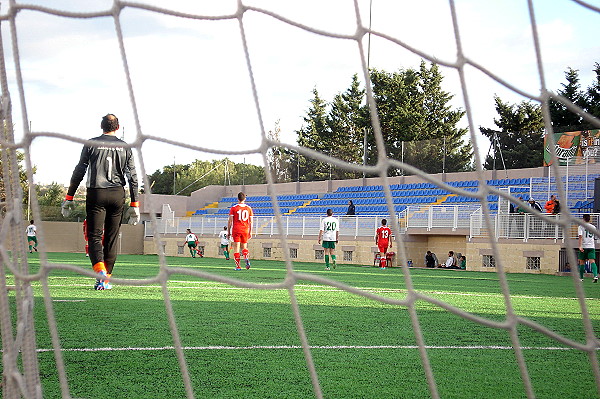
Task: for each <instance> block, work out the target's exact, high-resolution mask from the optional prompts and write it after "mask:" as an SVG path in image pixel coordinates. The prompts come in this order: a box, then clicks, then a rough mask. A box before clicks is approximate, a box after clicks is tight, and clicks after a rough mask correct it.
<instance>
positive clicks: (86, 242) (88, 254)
mask: <svg viewBox="0 0 600 399" xmlns="http://www.w3.org/2000/svg"><path fill="white" fill-rule="evenodd" d="M83 239H84V240H85V256H90V252H89V249H90V246H89V245H88V236H87V219H83Z"/></svg>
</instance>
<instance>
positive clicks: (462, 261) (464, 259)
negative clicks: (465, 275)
mask: <svg viewBox="0 0 600 399" xmlns="http://www.w3.org/2000/svg"><path fill="white" fill-rule="evenodd" d="M458 267H459V268H460V269H462V270H467V257H466V256H464V255H461V256H460V259H459V261H458Z"/></svg>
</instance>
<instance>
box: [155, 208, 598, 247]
mask: <svg viewBox="0 0 600 399" xmlns="http://www.w3.org/2000/svg"><path fill="white" fill-rule="evenodd" d="M573 216H574V217H576V218H581V215H577V214H575V215H573ZM560 217H564V216H561V215H542V216H535V215H532V214H515V213H508V214H492V215H490V218H491V227H490V229H488V227H487V226H486V224H485V220H484V218H483V212H482V211H481V207H479V206H477V205H472V206H470V205H455V206H442V205H435V206H429V207H427V206H422V207H419V206H410V207H408V208H407V209H406V210H404V211H403V212H401V213H400V214H399V215H398V219H399V224H400V233H402V234H404V233H407V232H408V233H410V230H411V229H426V230H428V231H434V230H435V229H440V230H441V231H440V233H443V231H456V230H459V229H460V230H462V229H464V230H466V231H468V233H467V234H468V236H469V238H474V237H483V238H492V237H493V238H496V239H499V238H505V239H508V238H511V239H519V240H523V241H527V240H532V239H555V240H563V239H564V238H565V237H566V238H577V224H576V223H570V224H569V226H568V227H567V229H566V233H565V230H563V228H562V227H561V226H559V225H557V224H555V223H556V219H557V218H560ZM599 217H600V215H599V214H592V223H593V224H594V225H595V226H598V225H599V224H598V223H599ZM322 218H323V216H282V217H281V225H279V224H278V223H277V219H276V218H275V217H274V216H255V217H254V221H253V235H254V236H259V235H260V236H278V235H280V234H284V235H286V236H299V237H306V236H316V235H317V234H319V225H320V222H321V219H322ZM382 218H388V220H389V217H388V216H384V215H381V216H339V217H338V219H339V221H340V235H341V236H344V237H355V238H356V237H373V236H374V235H375V230H376V229H377V227H378V226H379V225H380V223H381V219H382ZM225 226H227V216H226V215H223V216H211V215H201V216H194V217H189V218H172V219H158V220H157V225H156V230H154V228H153V224H152V223H151V222H146V223H145V234H146V237H151V236H153V235H154V232H155V231H157V232H159V233H161V234H181V235H183V234H185V231H186V229H191V230H192V231H193V232H194V233H196V234H198V235H201V236H217V235H218V233H219V231H221V230H223V227H225Z"/></svg>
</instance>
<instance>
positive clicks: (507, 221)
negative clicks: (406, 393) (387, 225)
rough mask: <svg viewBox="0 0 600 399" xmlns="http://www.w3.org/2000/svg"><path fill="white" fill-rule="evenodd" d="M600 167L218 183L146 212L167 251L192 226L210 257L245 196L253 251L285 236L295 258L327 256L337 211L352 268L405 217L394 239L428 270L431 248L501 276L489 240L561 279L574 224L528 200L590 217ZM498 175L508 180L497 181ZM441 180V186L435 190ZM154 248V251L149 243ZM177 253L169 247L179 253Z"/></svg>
mask: <svg viewBox="0 0 600 399" xmlns="http://www.w3.org/2000/svg"><path fill="white" fill-rule="evenodd" d="M596 165H597V164H595V163H593V164H589V165H588V164H586V165H585V166H579V167H574V166H571V167H570V168H569V167H561V168H562V169H565V170H564V171H561V173H564V174H561V175H562V178H560V179H558V180H557V179H556V178H555V177H554V176H551V175H550V174H551V169H550V168H547V167H540V168H531V169H519V170H505V171H504V170H503V171H486V172H485V173H487V174H488V175H489V178H487V177H488V176H486V181H485V183H486V184H484V185H481V184H480V181H479V180H477V179H476V175H475V173H474V172H473V173H471V172H463V173H454V174H439V175H432V176H431V177H432V179H431V180H432V181H423V180H422V179H419V178H417V177H415V176H399V177H390V178H388V186H387V187H384V185H383V184H381V179H379V178H367V179H354V180H340V181H321V182H302V183H299V182H296V183H281V184H276V185H275V191H276V193H277V195H274V196H271V195H268V194H267V185H255V186H219V187H214V186H211V187H206V188H204V189H201V190H198V191H197V192H194V193H192V195H191V196H190V197H187V198H184V199H182V198H174V196H162V195H159V196H154V197H157V198H155V199H154V200H153V203H154V206H155V207H156V206H162V208H161V209H158V208H154V209H150V208H146V209H144V210H145V212H146V213H148V212H150V211H154V212H157V213H158V214H159V215H161V217H160V218H159V219H158V220H157V223H158V226H156V227H157V228H158V231H160V232H161V233H163V234H164V240H165V243H166V244H165V245H166V247H165V250H166V251H167V253H169V249H168V247H169V245H168V242H169V237H170V236H174V237H178V236H180V235H181V234H182V233H183V232H185V230H186V229H187V228H191V229H192V230H193V231H194V232H196V234H198V235H199V236H201V237H202V241H203V242H202V244H203V245H204V246H206V247H207V248H206V249H207V250H208V252H209V253H210V250H211V248H213V249H215V248H217V245H216V244H213V242H212V241H214V240H215V237H216V235H217V234H218V232H219V231H220V230H221V229H222V228H223V226H225V225H226V224H227V218H228V214H229V208H230V207H231V206H232V204H234V203H235V202H237V198H236V195H237V192H238V191H244V192H245V193H247V195H248V198H247V200H246V202H247V203H248V204H249V205H250V206H251V207H252V208H253V210H254V231H253V236H254V238H255V239H254V240H253V241H254V245H256V246H257V247H258V248H254V250H253V253H255V254H260V253H263V254H269V256H274V254H279V256H282V255H281V251H282V250H283V249H282V248H277V249H273V245H277V244H273V242H274V241H277V240H274V238H276V237H277V236H278V235H279V234H285V235H286V236H288V237H290V238H291V239H292V241H291V244H290V245H292V247H293V248H291V249H290V251H292V253H293V255H294V256H293V258H296V259H298V260H305V261H311V260H315V259H319V258H320V256H321V254H320V248H318V247H314V244H315V243H314V242H313V241H316V236H317V234H318V228H319V222H320V219H321V218H322V217H324V215H325V213H326V210H327V209H332V210H333V212H334V215H336V216H338V217H339V218H340V225H341V226H340V229H341V238H340V245H342V247H343V248H344V249H343V253H344V260H345V261H346V262H348V263H355V264H366V265H368V264H371V263H372V256H373V253H374V252H375V248H374V243H373V235H374V231H375V229H376V227H377V226H378V224H379V223H380V221H381V219H382V218H387V219H388V220H390V219H392V213H393V217H395V218H397V220H398V225H397V228H396V229H395V233H396V234H397V235H401V237H397V238H396V240H397V241H399V242H403V243H404V244H405V247H406V251H407V252H406V253H407V259H411V261H412V259H415V261H412V263H413V264H414V265H415V266H421V264H422V263H423V261H422V258H423V254H424V253H425V252H426V251H427V250H434V251H435V252H437V253H440V254H445V253H446V252H447V251H448V250H454V251H455V252H457V253H462V254H467V255H468V257H469V259H470V261H469V266H470V269H472V270H493V267H494V260H493V259H491V255H490V254H491V253H492V252H491V249H490V248H489V247H490V244H489V239H490V238H494V239H496V240H497V242H498V245H500V246H503V245H504V246H507V247H506V250H507V251H508V252H511V253H518V254H520V255H519V256H518V257H516V258H515V256H513V257H512V258H514V259H513V262H512V263H510V262H509V263H510V265H509V270H511V271H515V272H541V273H556V272H564V271H565V263H566V253H565V251H566V250H565V247H566V245H565V240H567V239H574V234H575V231H576V226H571V227H570V228H568V229H562V228H560V227H558V225H557V224H556V223H555V221H553V220H552V219H556V218H560V214H558V215H549V214H548V215H543V217H542V218H540V217H539V216H534V215H533V213H531V212H530V211H529V209H530V208H529V206H528V203H527V202H528V201H529V199H530V198H533V199H534V200H535V201H536V202H537V203H539V204H540V206H541V207H542V209H543V207H544V204H545V202H546V201H547V200H548V199H549V198H550V196H551V195H555V196H556V197H557V198H558V199H559V201H560V202H561V213H563V214H564V212H567V208H568V212H570V213H572V214H574V215H578V214H582V213H592V212H593V210H594V209H593V208H594V187H595V181H596V179H598V178H600V167H596ZM499 174H502V175H503V176H504V178H498V175H499ZM437 180H439V181H441V183H434V181H437ZM386 190H389V192H390V194H391V201H392V203H391V204H388V203H387V202H386ZM482 190H486V191H485V192H483V191H482ZM509 199H510V200H509ZM350 200H352V201H353V203H354V205H355V206H356V215H354V216H346V210H347V208H348V203H349V201H350ZM199 204H201V206H198V205H199ZM484 207H486V208H487V210H488V212H484ZM190 208H191V209H190ZM277 208H278V209H279V214H280V219H278V217H277V210H276V209H277ZM486 214H489V215H490V219H491V227H490V226H488V225H487V224H486V221H485V215H486ZM594 223H595V224H596V223H597V219H596V218H595V219H594ZM152 228H153V226H152V225H151V222H150V221H148V222H147V223H146V236H147V240H150V239H151V236H152ZM150 241H151V240H150ZM265 248H269V250H268V251H266V250H264V249H265ZM147 249H148V250H149V251H150V252H153V251H155V249H154V250H153V249H151V245H149V246H148V248H147ZM261 249H263V251H261ZM176 250H177V249H176V248H175V247H174V246H173V244H171V253H174V254H175V253H176V252H175V251H176ZM215 250H216V249H215ZM515 250H516V252H515ZM217 255H218V254H215V256H217ZM508 258H509V259H511V256H510V255H509V256H508ZM530 264H533V265H534V266H531V265H530Z"/></svg>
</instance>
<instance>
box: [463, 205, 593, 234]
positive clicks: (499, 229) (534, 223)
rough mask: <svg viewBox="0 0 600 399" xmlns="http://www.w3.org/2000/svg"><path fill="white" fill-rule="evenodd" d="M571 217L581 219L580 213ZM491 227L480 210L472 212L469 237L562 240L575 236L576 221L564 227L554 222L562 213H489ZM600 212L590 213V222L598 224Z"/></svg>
mask: <svg viewBox="0 0 600 399" xmlns="http://www.w3.org/2000/svg"><path fill="white" fill-rule="evenodd" d="M572 216H573V217H575V218H577V219H581V216H582V215H580V214H573V215H572ZM490 217H491V220H490V221H491V227H490V228H488V226H487V225H486V223H485V220H484V217H483V213H482V212H481V210H479V211H477V212H475V213H473V215H472V217H471V220H470V224H471V227H470V238H473V237H484V238H490V237H495V238H496V239H499V238H506V239H508V238H511V239H519V240H523V241H528V240H535V239H554V240H564V239H565V238H567V239H569V238H577V226H578V224H577V223H573V222H571V223H569V224H568V225H567V226H566V227H563V226H561V225H558V224H556V223H557V222H560V218H565V216H564V215H542V216H536V215H532V214H518V213H509V214H495V215H491V216H490ZM599 217H600V214H591V222H592V224H593V225H594V226H598V221H599Z"/></svg>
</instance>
